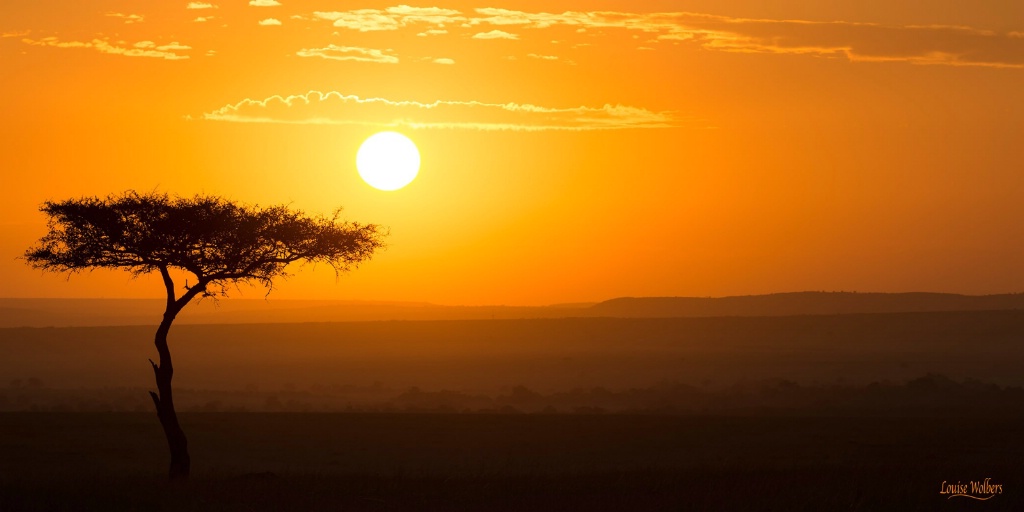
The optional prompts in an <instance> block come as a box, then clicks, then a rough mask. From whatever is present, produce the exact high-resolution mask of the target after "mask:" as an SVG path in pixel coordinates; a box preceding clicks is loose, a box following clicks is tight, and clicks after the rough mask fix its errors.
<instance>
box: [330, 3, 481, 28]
mask: <svg viewBox="0 0 1024 512" xmlns="http://www.w3.org/2000/svg"><path fill="white" fill-rule="evenodd" d="M313 17H314V18H316V19H321V20H330V21H333V22H334V26H335V27H342V28H347V29H351V30H358V31H360V32H372V31H379V30H397V29H399V28H403V27H406V26H409V25H412V24H420V23H426V24H433V25H438V26H441V25H444V24H446V23H461V22H464V21H466V17H465V16H462V13H461V12H459V11H457V10H454V9H442V8H440V7H409V6H408V5H399V6H396V7H388V8H387V9H356V10H352V11H316V12H314V13H313Z"/></svg>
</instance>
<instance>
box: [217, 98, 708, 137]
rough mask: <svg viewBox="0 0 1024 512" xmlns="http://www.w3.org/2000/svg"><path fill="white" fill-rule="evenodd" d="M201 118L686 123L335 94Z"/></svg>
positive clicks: (504, 124) (413, 123)
mask: <svg viewBox="0 0 1024 512" xmlns="http://www.w3.org/2000/svg"><path fill="white" fill-rule="evenodd" d="M201 119H204V120H208V121H225V122H238V123H287V124H341V125H345V124H350V125H370V126H381V127H396V126H405V127H409V128H421V129H427V128H442V129H466V130H515V131H543V130H577V131H583V130H615V129H635V128H673V127H680V126H687V125H689V124H690V123H691V121H690V120H688V119H686V118H684V117H681V116H679V115H678V114H677V113H675V112H654V111H651V110H648V109H645V108H640V107H632V106H626V105H611V104H607V105H603V106H600V107H587V106H579V107H569V108H555V107H543V106H538V105H532V104H528V103H511V102H510V103H484V102H479V101H435V102H432V103H422V102H417V101H392V100H389V99H385V98H360V97H359V96H353V95H345V94H342V93H340V92H336V91H332V92H326V93H325V92H320V91H310V92H308V93H306V94H299V95H293V96H271V97H269V98H265V99H259V100H254V99H244V100H242V101H240V102H238V103H234V104H231V105H225V106H224V107H221V108H219V109H217V110H214V111H211V112H206V113H204V114H202V116H201Z"/></svg>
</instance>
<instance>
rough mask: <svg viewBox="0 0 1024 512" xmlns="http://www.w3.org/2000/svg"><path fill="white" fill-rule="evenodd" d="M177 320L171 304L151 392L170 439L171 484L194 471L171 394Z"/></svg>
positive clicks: (158, 343) (159, 342)
mask: <svg viewBox="0 0 1024 512" xmlns="http://www.w3.org/2000/svg"><path fill="white" fill-rule="evenodd" d="M175 316H177V311H175V310H174V308H173V307H172V306H171V305H170V304H168V309H167V311H166V312H164V319H163V321H162V322H160V327H159V328H157V330H156V350H157V353H158V354H159V355H160V364H157V363H154V362H153V360H152V359H151V360H150V361H149V362H150V364H152V365H153V373H154V374H156V389H157V392H156V393H154V392H152V391H150V392H149V395H150V396H151V397H153V403H154V404H156V415H157V417H158V418H160V425H161V426H162V427H163V428H164V435H165V436H167V446H168V448H170V450H171V468H170V475H169V476H170V478H171V480H172V481H173V480H177V481H183V480H188V476H189V471H190V469H191V464H192V461H191V458H190V457H189V455H188V439H186V438H185V431H183V430H181V425H179V424H178V414H177V413H176V412H175V411H174V397H173V394H172V393H171V378H172V377H173V376H174V365H173V364H172V363H171V351H170V349H168V348H167V333H168V331H170V330H171V322H173V321H174V317H175Z"/></svg>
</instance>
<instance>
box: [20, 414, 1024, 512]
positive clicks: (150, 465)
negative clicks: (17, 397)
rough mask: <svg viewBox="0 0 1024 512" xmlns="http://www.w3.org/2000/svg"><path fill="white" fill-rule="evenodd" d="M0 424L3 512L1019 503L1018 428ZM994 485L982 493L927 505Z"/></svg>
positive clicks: (850, 421) (1003, 506) (749, 421)
mask: <svg viewBox="0 0 1024 512" xmlns="http://www.w3.org/2000/svg"><path fill="white" fill-rule="evenodd" d="M181 419H182V424H183V426H184V427H185V429H186V431H187V432H188V434H189V435H190V443H191V448H192V457H193V471H194V478H193V480H192V481H191V482H190V483H188V484H187V485H182V486H172V485H169V484H167V483H166V482H165V481H164V478H163V469H164V465H165V464H166V454H165V450H166V448H165V446H164V440H163V437H162V434H161V432H160V430H159V426H158V425H157V422H156V418H155V417H154V416H153V415H152V414H148V413H2V414H0V511H5V512H6V511H23V510H24V511H30V510H46V511H63V510H69V511H71V510H105V511H106V510H109V511H117V510H132V511H136V510H140V511H141V510H159V511H165V510H166V511H170V510H204V511H205V510H210V511H236V510H237V511H242V510H273V511H290V510H301V511H321V510H324V511H329V510H365V511H378V510H379V511H391V510H472V511H491V510H496V511H505V510H522V511H549V510H550V511H563V510H623V511H643V510H658V511H660V510H671V511H685V510H736V511H747V510H751V511H752V510H779V511H800V510H808V511H829V510H843V511H846V510H859V511H875V510H899V511H915V510H922V511H924V510H927V511H936V510H938V511H942V510H984V511H992V510H1024V440H1022V438H1021V432H1024V417H1020V416H1016V415H1001V417H998V416H995V415H972V416H966V415H958V414H948V415H944V414H930V415H927V416H922V415H918V416H909V417H908V416H903V417H899V416H894V415H892V414H890V415H888V416H875V417H864V416H847V417H844V416H828V417H822V416H814V417H798V416H770V415H761V416H753V415H745V416H734V417H721V416H720V417H707V416H694V417H686V416H675V417H665V416H630V415H539V414H536V415H475V414H450V415H440V414H439V415H431V414H291V413H276V414H275V413H195V414H185V415H182V418H181ZM986 478H990V479H991V480H990V483H992V484H998V485H1001V486H1002V491H1003V492H1002V494H997V495H995V496H992V497H991V498H990V499H987V500H977V499H974V498H971V497H952V498H949V497H948V496H947V495H942V494H940V490H941V487H942V485H943V482H946V483H964V484H969V482H971V481H978V482H979V483H980V482H982V481H984V479H986Z"/></svg>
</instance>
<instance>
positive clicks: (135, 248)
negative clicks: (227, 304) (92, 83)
mask: <svg viewBox="0 0 1024 512" xmlns="http://www.w3.org/2000/svg"><path fill="white" fill-rule="evenodd" d="M40 211H42V212H44V213H45V214H46V215H47V216H48V217H49V218H48V224H47V226H48V228H49V231H48V233H47V234H46V235H44V236H43V237H42V238H41V239H40V240H39V241H38V242H37V244H36V245H35V246H33V247H31V248H29V249H28V250H27V251H26V252H25V259H26V260H27V262H28V264H29V265H31V266H32V267H35V268H39V269H42V270H46V271H54V272H70V273H74V272H80V271H82V270H86V269H94V268H113V269H124V270H126V271H128V272H131V273H132V274H133V275H134V276H139V275H142V274H147V273H150V272H159V273H160V275H161V277H162V278H163V283H164V287H165V288H166V291H167V305H166V309H165V310H164V315H163V320H162V321H161V322H160V326H159V327H158V328H157V331H156V337H155V343H156V350H157V354H158V355H159V364H158V363H155V362H153V360H152V359H151V360H150V361H149V362H150V364H152V365H153V372H154V374H155V375H156V386H157V392H152V391H151V392H150V393H149V394H150V395H151V396H152V398H153V403H154V404H155V405H156V412H157V416H158V417H159V419H160V424H161V425H162V426H163V430H164V434H165V435H166V436H167V444H168V447H169V448H170V452H171V463H170V478H171V479H172V480H181V479H187V478H188V476H189V471H190V466H191V460H190V457H189V453H188V442H187V439H186V437H185V433H184V431H183V430H182V429H181V426H180V425H179V424H178V418H177V414H176V413H175V411H174V400H173V395H172V392H171V378H172V376H173V374H174V366H173V364H172V363H171V352H170V350H169V349H168V347H167V333H168V331H169V330H170V328H171V323H172V322H173V321H174V318H175V317H176V316H177V315H178V313H179V312H181V310H182V308H184V307H185V306H186V305H187V304H188V303H189V302H190V301H191V300H192V299H194V298H195V297H196V296H199V295H202V296H214V297H216V296H226V294H227V293H226V292H227V290H228V289H229V288H230V287H232V286H237V285H238V284H240V283H248V284H258V285H263V286H265V287H267V288H268V291H269V289H271V288H272V287H273V280H274V279H275V278H279V277H285V276H287V274H286V273H285V267H287V265H288V264H289V263H293V262H313V263H326V264H328V265H330V266H331V267H333V268H334V270H335V273H339V272H343V271H346V270H349V269H350V268H352V267H354V266H355V265H357V264H358V263H359V262H361V261H363V260H366V259H368V258H370V256H371V255H372V254H373V251H374V250H376V249H379V248H381V247H382V242H381V239H382V236H383V235H382V233H381V231H380V230H379V229H378V227H377V226H375V225H373V224H358V223H350V222H341V221H339V220H338V218H339V214H340V210H339V211H337V212H335V214H334V215H333V216H331V217H324V216H314V217H310V216H306V215H305V214H303V212H301V211H298V210H293V209H291V208H289V207H287V206H272V207H268V208H260V207H258V206H249V205H244V204H239V203H236V202H234V201H230V200H227V199H224V198H222V197H217V196H202V195H197V196H195V197H192V198H181V197H171V196H169V195H167V194H157V193H148V194H140V193H138V192H134V191H129V192H126V193H123V194H120V195H111V196H108V197H107V198H103V199H101V198H96V197H87V198H80V199H69V200H65V201H59V202H53V201H48V202H46V203H44V204H43V205H42V206H41V207H40ZM172 269H173V270H175V271H176V272H177V271H185V272H188V273H191V274H192V275H193V276H195V277H194V279H186V281H185V286H184V291H183V293H182V294H181V295H180V296H178V295H176V292H175V285H174V281H173V280H172V278H171V271H172Z"/></svg>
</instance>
